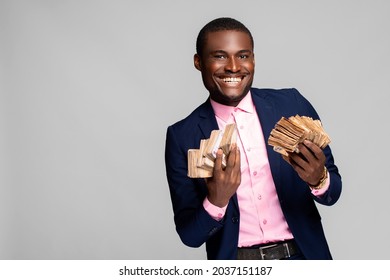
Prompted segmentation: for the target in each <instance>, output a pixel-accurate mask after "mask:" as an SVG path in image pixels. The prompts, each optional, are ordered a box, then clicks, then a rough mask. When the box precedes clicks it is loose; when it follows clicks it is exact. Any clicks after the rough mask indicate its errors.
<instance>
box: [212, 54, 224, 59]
mask: <svg viewBox="0 0 390 280" xmlns="http://www.w3.org/2000/svg"><path fill="white" fill-rule="evenodd" d="M214 58H216V59H225V58H226V55H224V54H216V55H214Z"/></svg>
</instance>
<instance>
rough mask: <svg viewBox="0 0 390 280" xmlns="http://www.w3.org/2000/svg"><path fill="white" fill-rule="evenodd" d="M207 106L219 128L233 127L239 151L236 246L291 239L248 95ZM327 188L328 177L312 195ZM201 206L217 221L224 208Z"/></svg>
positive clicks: (263, 141)
mask: <svg viewBox="0 0 390 280" xmlns="http://www.w3.org/2000/svg"><path fill="white" fill-rule="evenodd" d="M211 105H212V107H213V109H214V113H215V116H216V119H217V123H218V126H219V129H224V127H225V126H226V125H227V124H229V123H233V122H235V123H236V125H237V132H238V133H237V145H238V147H239V149H240V151H241V184H240V186H239V187H238V189H237V198H238V205H239V210H240V230H239V238H238V247H248V246H251V245H256V244H263V243H269V242H275V241H282V240H287V239H292V238H293V235H292V233H291V231H290V229H289V227H288V225H287V222H286V220H285V218H284V215H283V212H282V209H281V207H280V203H279V200H278V196H277V194H276V189H275V184H274V181H273V179H272V174H271V169H270V166H269V162H268V156H267V150H266V143H265V140H264V136H263V131H262V129H261V124H260V121H259V118H258V115H257V113H256V109H255V106H254V104H253V102H252V96H251V94H250V93H249V94H247V95H246V96H245V97H244V98H243V99H242V100H241V102H240V103H239V104H238V105H237V107H231V106H226V105H222V104H219V103H217V102H215V101H213V100H211ZM328 175H329V174H328ZM328 187H329V176H328V182H327V184H326V185H325V186H324V187H323V188H322V189H320V190H313V194H315V195H318V196H319V195H321V194H323V193H324V192H325V191H326V190H327V188H328ZM203 207H204V208H205V209H206V211H207V212H208V213H209V214H210V215H211V216H212V217H213V218H214V219H216V220H221V219H222V218H223V216H224V215H225V211H226V208H227V205H226V206H225V207H223V208H220V207H217V206H215V205H213V204H211V203H210V202H209V200H208V199H207V198H206V199H205V200H204V202H203Z"/></svg>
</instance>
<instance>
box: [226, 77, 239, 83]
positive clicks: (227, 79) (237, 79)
mask: <svg viewBox="0 0 390 280" xmlns="http://www.w3.org/2000/svg"><path fill="white" fill-rule="evenodd" d="M223 81H224V82H225V83H238V82H241V78H238V77H237V78H223Z"/></svg>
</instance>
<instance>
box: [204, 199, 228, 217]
mask: <svg viewBox="0 0 390 280" xmlns="http://www.w3.org/2000/svg"><path fill="white" fill-rule="evenodd" d="M203 207H204V209H205V210H206V212H207V213H209V215H210V216H211V217H212V218H213V219H214V220H216V221H220V220H222V218H223V217H224V216H225V213H226V208H227V205H226V206H224V207H222V208H221V207H218V206H215V205H214V204H212V203H211V202H210V201H209V200H208V199H207V197H206V198H205V199H204V200H203Z"/></svg>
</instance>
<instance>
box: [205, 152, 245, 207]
mask: <svg viewBox="0 0 390 280" xmlns="http://www.w3.org/2000/svg"><path fill="white" fill-rule="evenodd" d="M240 167H241V159H240V150H239V149H238V147H237V145H236V144H233V146H232V149H231V151H230V153H229V155H228V157H227V160H226V168H225V169H222V150H221V149H219V150H218V151H217V156H216V159H215V163H214V171H213V177H211V178H208V179H206V183H207V188H208V190H209V194H208V197H207V198H208V200H209V201H210V202H211V203H212V204H214V205H215V206H218V207H224V206H226V205H227V204H228V203H229V199H230V198H231V197H232V196H233V195H234V194H235V192H236V191H237V188H238V186H239V185H240V183H241V168H240Z"/></svg>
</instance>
